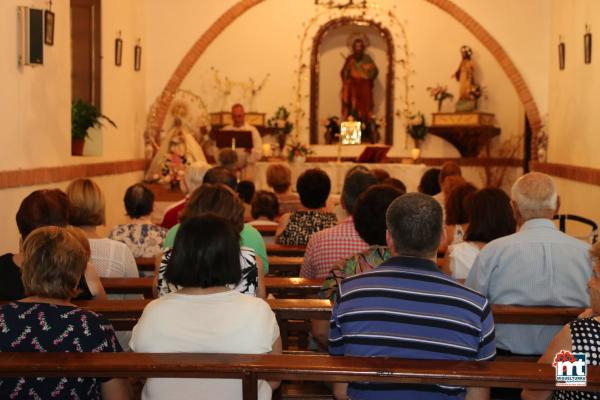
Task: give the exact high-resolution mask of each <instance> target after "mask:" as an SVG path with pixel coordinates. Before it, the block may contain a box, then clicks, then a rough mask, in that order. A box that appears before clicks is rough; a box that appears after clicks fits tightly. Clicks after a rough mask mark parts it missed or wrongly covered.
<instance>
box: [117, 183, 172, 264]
mask: <svg viewBox="0 0 600 400" xmlns="http://www.w3.org/2000/svg"><path fill="white" fill-rule="evenodd" d="M123 202H124V203H125V210H126V211H127V217H129V221H128V223H126V224H119V225H117V226H115V227H114V228H113V229H112V231H111V232H110V233H109V235H108V238H109V239H112V240H116V241H118V242H122V243H125V245H127V247H128V248H129V250H130V251H131V254H133V257H135V258H152V257H156V256H157V255H158V254H160V252H161V251H162V244H163V241H164V240H165V236H167V229H166V228H163V227H161V226H158V225H155V224H153V223H152V221H150V214H152V210H153V209H154V194H153V193H152V191H151V190H150V189H148V188H147V187H145V186H144V185H142V184H139V183H137V184H135V185H132V186H130V187H129V188H128V189H127V191H126V192H125V197H124V199H123Z"/></svg>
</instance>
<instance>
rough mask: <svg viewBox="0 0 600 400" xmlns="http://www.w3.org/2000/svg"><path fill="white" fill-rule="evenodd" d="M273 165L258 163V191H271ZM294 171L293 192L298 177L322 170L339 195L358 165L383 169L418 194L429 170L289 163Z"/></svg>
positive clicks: (421, 166)
mask: <svg viewBox="0 0 600 400" xmlns="http://www.w3.org/2000/svg"><path fill="white" fill-rule="evenodd" d="M270 164H271V163H268V162H257V163H256V164H255V170H254V181H255V185H256V190H271V189H270V188H269V186H268V185H267V167H268V166H269V165H270ZM288 165H289V167H290V169H291V170H292V190H294V191H295V190H296V180H297V179H298V176H300V174H301V173H302V172H304V171H306V170H307V169H310V168H320V169H322V170H323V171H325V172H326V173H327V175H329V178H330V179H331V193H333V194H339V193H340V192H341V191H342V186H343V184H344V177H345V176H346V172H348V170H349V169H350V168H352V167H354V166H356V165H364V166H365V167H367V168H369V169H373V168H381V169H383V170H385V171H387V172H388V173H389V174H390V176H391V177H392V178H396V179H400V180H401V181H402V182H404V184H405V185H406V190H407V191H409V192H416V191H417V188H418V186H419V181H420V180H421V176H422V175H423V173H424V172H425V171H426V170H427V166H426V165H425V164H387V163H386V164H358V163H355V162H342V163H337V162H335V161H330V162H304V163H289V164H288Z"/></svg>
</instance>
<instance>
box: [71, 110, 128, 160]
mask: <svg viewBox="0 0 600 400" xmlns="http://www.w3.org/2000/svg"><path fill="white" fill-rule="evenodd" d="M101 120H105V121H106V122H108V123H109V124H111V125H112V126H114V127H115V128H116V127H117V125H116V124H115V123H114V122H113V120H111V119H110V118H108V117H107V116H106V115H104V114H102V113H101V112H100V111H98V109H97V108H96V107H95V106H94V105H92V104H89V103H86V102H85V101H83V100H80V99H78V100H75V101H74V102H73V104H72V105H71V154H72V155H74V156H80V155H82V154H83V144H84V142H85V138H86V137H88V129H90V128H92V127H94V128H98V127H100V126H103V125H102V122H101Z"/></svg>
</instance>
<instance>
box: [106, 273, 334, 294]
mask: <svg viewBox="0 0 600 400" xmlns="http://www.w3.org/2000/svg"><path fill="white" fill-rule="evenodd" d="M100 281H101V282H102V285H103V286H104V290H106V293H108V294H143V295H144V297H146V298H147V299H150V298H152V283H153V278H151V277H145V278H100ZM322 285H323V280H322V279H309V278H289V277H272V276H267V277H265V286H266V288H267V293H272V294H274V295H276V296H278V297H280V298H281V297H296V298H308V297H309V296H314V295H316V293H317V292H318V291H319V289H320V288H321V286H322Z"/></svg>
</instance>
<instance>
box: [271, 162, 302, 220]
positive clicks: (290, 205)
mask: <svg viewBox="0 0 600 400" xmlns="http://www.w3.org/2000/svg"><path fill="white" fill-rule="evenodd" d="M267 185H269V186H270V187H271V188H273V191H274V192H275V194H276V195H277V200H278V201H279V212H280V213H281V214H285V213H289V212H292V211H296V210H297V209H299V208H300V207H302V203H300V196H298V194H297V193H292V191H291V190H290V188H291V187H292V171H291V170H290V168H289V167H288V166H287V165H285V164H271V165H269V167H268V168H267Z"/></svg>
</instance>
